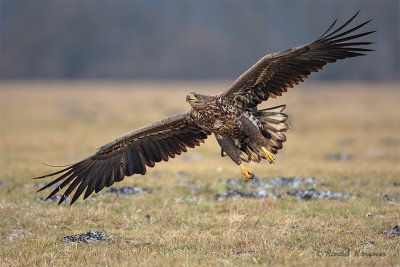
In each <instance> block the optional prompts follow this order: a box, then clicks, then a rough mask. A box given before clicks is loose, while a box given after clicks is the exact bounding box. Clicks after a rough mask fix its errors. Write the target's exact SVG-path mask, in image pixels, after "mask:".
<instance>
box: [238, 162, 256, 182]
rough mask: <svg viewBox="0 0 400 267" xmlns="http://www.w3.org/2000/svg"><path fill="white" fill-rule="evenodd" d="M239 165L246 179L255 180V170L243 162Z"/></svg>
mask: <svg viewBox="0 0 400 267" xmlns="http://www.w3.org/2000/svg"><path fill="white" fill-rule="evenodd" d="M239 166H240V169H241V171H242V175H243V178H244V179H245V180H246V181H248V182H251V181H253V178H254V174H253V172H252V171H250V170H249V169H246V168H245V167H244V166H243V164H240V165H239Z"/></svg>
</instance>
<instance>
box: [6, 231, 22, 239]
mask: <svg viewBox="0 0 400 267" xmlns="http://www.w3.org/2000/svg"><path fill="white" fill-rule="evenodd" d="M24 237H25V235H24V233H23V232H22V230H17V229H16V230H12V232H11V235H9V236H8V240H10V241H13V240H16V239H22V238H24Z"/></svg>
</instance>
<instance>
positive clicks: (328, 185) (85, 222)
mask: <svg viewBox="0 0 400 267" xmlns="http://www.w3.org/2000/svg"><path fill="white" fill-rule="evenodd" d="M228 84H229V83H227V82H194V81H193V82H192V81H191V82H163V81H160V82H129V81H126V82H29V83H28V82H26V83H23V82H2V84H1V95H0V99H1V106H0V108H1V112H0V131H1V132H0V134H1V135H0V137H1V147H0V151H1V152H0V153H1V158H0V168H1V169H0V170H1V173H0V213H1V216H0V257H1V261H0V265H5V266H21V265H26V266H28V265H29V266H32V265H51V266H63V265H75V266H76V265H82V266H86V265H88V264H90V265H99V264H101V265H105V264H107V265H122V266H126V265H129V266H132V265H139V266H160V265H170V266H183V265H184V266H188V265H189V266H196V265H252V264H253V265H257V264H262V265H265V264H270V265H331V266H342V265H359V266H365V265H380V266H381V265H394V264H396V263H397V264H398V263H399V255H400V242H399V241H400V237H399V235H397V236H396V234H395V231H394V230H393V228H394V227H396V226H397V225H400V195H399V191H400V179H399V177H400V164H399V163H400V120H399V118H400V116H399V115H400V108H399V105H398V103H399V100H400V95H399V90H398V85H395V84H382V83H376V84H374V83H368V84H367V83H315V82H314V83H313V82H312V81H311V82H307V83H305V84H304V85H302V86H300V87H296V88H293V89H291V90H290V91H289V92H288V93H286V94H285V95H284V96H283V97H280V98H278V99H277V100H272V101H268V102H267V103H264V104H263V105H262V106H263V107H270V106H273V105H278V104H283V103H285V104H287V105H288V106H287V109H286V113H287V114H289V116H290V121H289V122H290V126H291V128H290V130H289V132H288V133H287V137H288V141H287V142H286V143H285V144H284V149H283V150H282V151H281V152H280V153H279V154H278V155H277V156H276V159H277V160H276V164H274V165H270V164H268V163H267V162H262V163H260V164H246V166H247V167H248V168H250V169H251V170H252V171H253V172H254V173H255V175H256V177H257V178H258V179H257V180H255V181H254V182H253V183H245V182H244V181H242V180H241V179H242V178H241V173H240V168H239V167H238V166H236V165H235V164H234V163H233V162H232V161H231V160H229V159H228V158H221V157H220V148H219V147H218V146H217V143H216V141H215V139H214V137H210V138H209V139H207V141H206V143H205V144H203V145H201V146H200V147H198V148H196V149H191V150H189V152H188V153H186V154H184V155H181V156H179V157H177V158H175V159H172V160H170V161H169V162H167V163H159V164H157V165H156V167H155V168H153V169H149V171H148V173H147V175H146V176H141V175H136V176H133V177H129V178H126V179H125V180H124V181H123V182H121V183H118V184H114V186H119V187H128V186H130V187H138V188H141V189H143V190H145V191H146V192H145V193H141V194H130V195H123V194H113V193H111V192H109V193H104V192H105V191H106V190H103V191H102V192H100V193H99V194H94V195H93V198H91V199H89V200H85V201H84V200H82V199H79V200H78V201H77V202H76V203H75V204H74V205H73V206H69V205H68V203H67V204H66V205H64V204H63V205H60V206H58V205H57V204H56V202H52V201H47V202H44V201H42V200H41V199H40V198H42V197H45V196H47V195H48V194H49V193H50V190H47V191H44V192H39V193H36V190H37V189H38V188H39V187H40V186H41V183H45V182H49V181H50V179H47V180H33V179H31V178H32V177H35V176H39V175H43V174H45V173H49V172H52V171H54V170H57V168H52V167H48V166H45V165H43V164H41V163H43V162H44V163H47V164H52V165H63V164H69V163H73V162H75V161H78V160H80V159H82V158H83V157H86V156H88V155H90V154H91V153H93V152H94V151H95V150H96V148H98V147H100V146H101V145H103V144H105V143H107V142H109V141H111V140H113V139H114V138H116V137H118V136H119V135H121V134H123V133H125V132H128V131H130V130H133V129H135V128H137V127H140V126H142V125H144V124H147V123H150V122H152V121H154V120H157V119H159V118H161V117H163V116H166V115H172V114H175V113H178V112H183V111H186V110H188V108H189V106H188V104H187V103H185V96H186V93H188V92H192V91H197V92H200V93H210V94H211V93H218V92H220V91H222V90H224V88H226V86H228ZM284 177H298V178H295V179H291V178H284ZM312 177H315V178H316V179H313V178H312ZM282 181H283V182H282ZM294 183H295V184H294ZM137 190H139V189H137ZM304 190H307V191H304ZM139 191H140V190H139ZM388 229H392V232H393V233H394V234H391V235H388V234H384V231H385V230H388ZM89 231H99V232H102V233H104V234H105V235H106V236H107V237H108V238H111V241H110V239H107V241H105V242H93V243H84V242H81V243H68V242H64V241H62V238H63V237H66V236H70V235H77V234H82V233H87V232H89ZM398 234H400V233H398Z"/></svg>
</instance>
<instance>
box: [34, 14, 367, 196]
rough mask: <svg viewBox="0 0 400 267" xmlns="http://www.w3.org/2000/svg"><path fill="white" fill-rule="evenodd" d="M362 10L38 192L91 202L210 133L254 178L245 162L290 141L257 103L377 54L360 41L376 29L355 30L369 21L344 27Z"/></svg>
mask: <svg viewBox="0 0 400 267" xmlns="http://www.w3.org/2000/svg"><path fill="white" fill-rule="evenodd" d="M358 13H359V12H357V13H356V14H355V15H354V16H353V17H351V18H350V19H349V20H348V21H347V22H346V23H344V24H343V25H342V26H340V27H338V28H337V29H335V30H332V29H333V27H334V26H335V24H336V20H335V21H334V23H333V24H332V25H331V26H330V27H329V29H328V30H327V31H326V32H325V33H324V34H323V35H322V36H321V37H320V38H318V39H317V40H316V41H314V42H312V43H309V44H306V45H302V46H299V47H295V48H292V49H289V50H286V51H283V52H278V53H274V54H269V55H266V56H264V57H263V58H261V59H260V60H259V61H258V62H257V63H256V64H254V65H253V66H252V67H251V68H250V69H248V70H247V71H246V72H245V73H243V74H242V75H241V76H240V77H239V78H238V79H237V80H236V81H235V82H234V83H233V84H232V85H231V86H230V88H229V89H228V90H226V91H225V92H222V93H220V94H218V95H214V96H207V95H201V94H198V93H189V94H188V95H187V96H186V101H187V102H188V103H189V104H190V106H191V109H190V110H189V111H188V112H186V113H182V114H177V115H173V116H170V117H166V118H163V119H161V120H158V121H156V122H154V123H151V124H149V125H147V126H144V127H142V128H139V129H137V130H134V131H132V132H129V133H127V134H124V135H122V136H121V137H119V138H117V139H115V140H114V141H112V142H110V143H108V144H106V145H104V146H102V147H100V148H99V149H98V151H97V152H96V153H94V154H93V155H91V156H89V157H87V158H85V159H83V160H81V161H79V162H77V163H75V164H72V165H69V166H68V167H66V168H64V169H62V170H60V171H57V172H54V173H51V174H48V175H44V176H40V177H37V178H35V179H39V178H45V177H50V176H56V175H58V177H57V178H56V179H55V180H53V181H52V182H50V183H49V184H47V185H45V186H44V187H42V188H41V189H40V190H39V191H42V190H44V189H46V188H48V187H51V186H53V185H57V187H56V188H55V189H54V190H53V191H52V192H51V193H50V195H49V196H48V197H47V198H50V197H52V196H54V195H55V194H57V193H58V192H59V191H60V190H62V189H64V188H65V187H66V188H67V189H66V190H65V192H64V193H63V195H62V197H61V199H60V201H59V204H61V203H62V202H63V201H64V200H65V199H66V198H67V197H68V196H69V195H71V193H72V192H73V191H74V190H75V193H74V195H73V197H72V200H71V204H72V203H74V202H75V201H76V200H77V199H78V198H79V196H80V195H81V194H82V193H83V192H84V191H85V194H84V199H86V198H87V197H88V196H90V195H91V194H92V193H93V191H94V192H96V193H97V192H99V191H100V190H102V189H103V188H104V187H109V186H111V185H113V184H114V183H115V182H119V181H122V180H123V179H124V177H125V176H131V175H133V174H142V175H144V174H145V173H146V167H154V165H155V163H157V162H160V161H162V160H163V161H168V159H169V158H174V157H175V155H180V154H181V153H182V152H186V151H187V148H188V147H191V148H194V147H195V146H199V145H200V144H201V143H204V140H205V139H206V138H207V136H208V135H210V134H212V133H213V134H214V135H215V137H216V139H217V141H218V144H219V145H220V146H221V155H222V156H226V155H228V156H229V157H230V158H231V159H232V160H233V161H234V162H235V163H236V164H237V165H239V166H240V169H241V173H242V175H243V177H244V179H246V180H249V181H251V180H252V179H253V177H254V175H253V173H252V172H251V171H250V170H249V169H247V168H245V167H244V166H243V164H242V162H243V161H245V162H250V161H255V162H260V161H261V159H266V160H268V161H269V162H270V163H274V161H275V158H274V156H273V155H272V154H276V153H277V152H278V150H279V149H281V148H282V143H283V142H285V141H286V136H285V134H284V132H285V131H286V130H287V129H288V125H287V123H286V121H287V119H288V116H287V115H286V114H285V113H283V110H284V109H285V107H286V106H285V105H281V106H277V107H273V108H269V109H262V110H258V109H257V105H258V104H260V103H261V102H263V101H266V100H268V98H270V97H272V98H275V97H277V96H280V95H282V93H283V92H286V91H287V89H288V88H289V87H290V88H292V87H293V86H294V85H296V84H299V83H300V82H302V81H304V79H306V78H307V77H308V75H310V74H311V73H312V72H318V71H319V70H321V69H322V68H323V67H324V66H325V65H326V64H327V63H331V62H335V61H337V60H338V59H344V58H349V57H356V56H362V55H365V54H364V52H368V51H372V50H371V49H367V48H365V46H366V45H370V44H372V43H371V42H360V41H358V38H360V37H363V36H366V35H369V34H371V33H373V32H375V31H367V32H363V33H358V34H355V33H353V32H355V31H356V30H358V29H360V28H361V27H363V26H364V25H366V24H367V23H369V22H370V21H371V20H368V21H366V22H364V23H362V24H360V25H358V26H355V27H353V28H350V29H348V30H345V28H346V27H347V26H348V25H349V24H350V23H351V22H352V21H353V20H354V18H356V16H357V15H358Z"/></svg>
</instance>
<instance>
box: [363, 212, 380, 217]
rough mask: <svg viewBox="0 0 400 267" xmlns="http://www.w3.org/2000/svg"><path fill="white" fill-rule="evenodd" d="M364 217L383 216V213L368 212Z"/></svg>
mask: <svg viewBox="0 0 400 267" xmlns="http://www.w3.org/2000/svg"><path fill="white" fill-rule="evenodd" d="M364 217H372V218H383V217H384V216H383V215H376V214H375V213H371V212H368V213H366V214H365V215H364Z"/></svg>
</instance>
